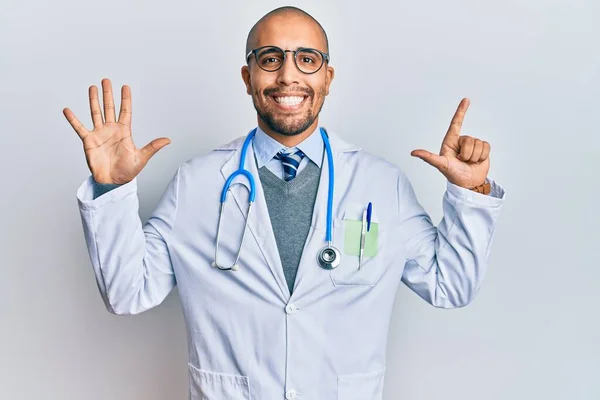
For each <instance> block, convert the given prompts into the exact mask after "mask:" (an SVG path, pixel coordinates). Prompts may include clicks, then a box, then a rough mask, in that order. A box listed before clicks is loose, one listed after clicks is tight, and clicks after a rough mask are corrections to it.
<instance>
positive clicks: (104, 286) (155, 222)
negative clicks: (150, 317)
mask: <svg viewBox="0 0 600 400" xmlns="http://www.w3.org/2000/svg"><path fill="white" fill-rule="evenodd" d="M178 186H179V169H178V170H177V173H176V174H175V176H174V178H173V179H172V180H171V182H170V183H169V185H168V187H167V189H166V190H165V192H164V193H163V195H162V198H161V199H160V201H159V204H158V206H157V208H156V209H155V211H154V212H153V214H152V215H151V217H150V219H149V220H148V221H147V222H146V223H145V224H143V225H142V222H141V220H140V217H139V214H138V209H139V203H138V197H137V178H135V179H133V180H132V181H130V182H128V183H126V184H124V185H121V186H119V187H117V188H114V189H112V190H111V191H109V192H107V193H105V194H103V195H101V196H99V197H97V198H94V185H93V178H92V177H91V176H90V177H89V178H88V179H87V180H86V181H85V182H84V183H83V184H82V185H81V186H80V188H79V189H78V191H77V200H78V203H79V210H80V214H81V220H82V223H83V231H84V235H85V241H86V244H87V248H88V253H89V256H90V260H91V263H92V266H93V268H94V273H95V276H96V283H97V285H98V289H99V290H100V294H101V295H102V299H103V300H104V304H105V305H106V308H107V309H108V311H110V312H111V313H114V314H120V315H129V314H137V313H140V312H143V311H145V310H148V309H150V308H152V307H154V306H157V305H158V304H160V303H161V302H162V301H163V300H164V299H165V297H166V296H167V295H168V294H169V292H170V291H171V290H172V289H173V287H174V286H175V284H176V281H175V274H174V272H173V266H172V264H171V259H170V256H169V249H168V245H167V243H168V240H169V235H170V233H171V231H172V229H173V224H174V221H175V216H176V213H177V193H178Z"/></svg>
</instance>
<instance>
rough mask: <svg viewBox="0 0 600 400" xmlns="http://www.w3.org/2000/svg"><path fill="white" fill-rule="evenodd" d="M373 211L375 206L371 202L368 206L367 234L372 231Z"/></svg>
mask: <svg viewBox="0 0 600 400" xmlns="http://www.w3.org/2000/svg"><path fill="white" fill-rule="evenodd" d="M372 211H373V204H372V203H371V202H369V205H368V206H367V232H368V231H369V230H371V213H372Z"/></svg>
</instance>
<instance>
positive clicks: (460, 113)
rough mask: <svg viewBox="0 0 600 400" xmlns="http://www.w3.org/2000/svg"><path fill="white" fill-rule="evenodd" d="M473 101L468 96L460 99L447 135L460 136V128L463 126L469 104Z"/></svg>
mask: <svg viewBox="0 0 600 400" xmlns="http://www.w3.org/2000/svg"><path fill="white" fill-rule="evenodd" d="M470 103H471V101H470V100H469V99H467V98H466V97H465V98H464V99H462V100H461V101H460V104H459V105H458V108H457V109H456V112H455V113H454V116H453V117H452V121H451V122H450V127H449V128H448V132H447V133H446V137H448V136H456V137H458V136H460V130H461V128H462V124H463V120H464V119H465V114H466V113H467V109H468V108H469V104H470Z"/></svg>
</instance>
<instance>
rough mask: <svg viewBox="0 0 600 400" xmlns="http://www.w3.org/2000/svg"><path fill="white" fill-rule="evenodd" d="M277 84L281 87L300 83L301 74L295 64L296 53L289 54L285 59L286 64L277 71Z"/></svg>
mask: <svg viewBox="0 0 600 400" xmlns="http://www.w3.org/2000/svg"><path fill="white" fill-rule="evenodd" d="M277 73H278V75H277V83H279V84H281V85H292V84H294V83H296V84H298V83H300V74H301V72H300V71H299V70H298V68H296V64H295V63H294V53H292V52H289V53H287V56H286V57H285V62H284V63H283V65H282V66H281V68H279V70H278V71H277Z"/></svg>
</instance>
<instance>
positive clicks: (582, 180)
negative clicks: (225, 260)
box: [0, 0, 600, 400]
mask: <svg viewBox="0 0 600 400" xmlns="http://www.w3.org/2000/svg"><path fill="white" fill-rule="evenodd" d="M281 5H285V4H281V3H278V2H273V1H239V2H233V1H220V2H203V1H186V2H184V1H168V2H164V1H136V2H134V1H129V2H125V1H116V0H104V1H96V2H91V1H75V0H56V1H52V2H45V1H42V0H32V1H26V2H25V1H20V2H18V1H16V0H2V2H1V4H0V50H1V51H0V72H1V73H0V92H1V94H0V135H1V141H0V144H1V148H0V149H1V152H2V156H1V157H0V170H1V171H2V187H1V189H0V193H1V194H2V195H1V196H0V210H1V212H2V224H1V227H0V229H1V231H0V239H1V240H0V254H1V258H0V264H1V265H0V272H1V273H2V275H1V279H0V305H1V308H0V310H1V315H0V317H1V321H2V322H1V324H2V325H1V327H2V328H1V330H0V398H2V399H11V400H21V399H38V398H44V399H86V400H100V399H114V400H118V399H123V400H130V399H145V400H159V399H160V400H162V399H184V398H186V396H187V369H186V365H187V364H186V361H187V359H186V357H187V353H186V338H185V330H184V325H183V318H182V314H181V308H180V303H179V299H178V296H177V291H176V290H175V291H174V292H173V293H172V294H171V295H170V296H169V297H168V298H167V300H166V301H165V302H164V303H163V304H162V305H160V306H159V307H157V308H155V309H153V310H151V311H148V312H146V313H143V314H141V315H137V316H130V317H118V316H114V315H111V314H109V313H108V312H107V311H106V310H105V308H104V306H103V304H102V301H101V298H100V295H99V294H98V291H97V288H96V285H95V281H94V275H93V272H92V267H91V264H90V261H89V257H88V254H87V251H86V247H85V242H84V237H83V232H82V228H81V221H80V217H79V212H78V209H77V202H76V197H75V191H76V189H77V187H79V185H80V184H81V183H82V182H83V180H84V179H86V178H87V177H88V175H89V171H88V169H87V165H86V163H85V158H84V154H83V149H82V146H81V142H80V140H79V138H78V137H77V135H76V134H75V132H74V131H73V130H72V129H71V127H70V126H69V125H68V123H67V122H66V120H65V119H64V117H63V115H62V108H63V107H67V106H68V107H70V108H71V109H72V110H73V111H74V112H75V113H76V115H77V116H78V117H80V119H81V120H82V121H83V122H84V123H85V124H86V125H87V126H88V127H89V128H91V119H90V117H89V110H88V100H87V88H88V86H90V85H92V84H95V85H98V86H99V85H100V80H101V79H102V78H103V77H109V78H111V79H112V80H113V84H114V87H115V92H116V93H117V99H116V101H117V104H118V102H119V93H120V91H119V89H120V86H121V85H124V84H128V85H130V86H131V88H132V93H133V134H134V139H135V141H136V144H137V145H138V146H143V145H145V144H146V143H148V142H149V141H150V140H152V139H153V138H156V137H161V136H167V137H169V138H171V140H172V144H171V145H170V146H168V147H166V148H165V149H163V150H161V151H160V152H159V153H158V154H157V156H156V157H155V158H154V159H152V160H151V162H150V163H149V165H148V166H147V167H146V168H145V169H144V171H143V172H142V174H141V175H140V176H139V181H138V182H139V194H140V205H141V209H140V211H141V217H142V219H143V220H144V221H145V220H146V219H147V218H148V217H149V215H150V213H151V211H152V210H153V208H154V206H155V205H156V203H157V201H158V199H159V196H160V195H161V194H162V192H163V190H164V189H165V187H166V184H167V182H168V181H169V180H170V178H171V177H172V176H173V174H174V172H175V170H176V168H177V166H178V165H179V164H180V163H182V162H184V161H185V160H187V159H189V158H191V157H193V156H195V155H197V154H200V153H204V152H207V151H209V150H210V149H212V148H213V147H215V146H217V145H219V144H221V143H224V142H228V141H230V140H231V139H232V138H234V137H237V136H241V135H244V134H245V133H246V132H248V131H249V130H250V129H251V128H252V127H253V126H255V124H256V116H255V111H254V108H253V107H252V103H251V99H250V97H249V96H247V95H246V93H245V87H244V85H243V83H242V79H241V77H240V67H241V65H242V63H243V62H244V48H245V40H246V35H247V32H248V30H249V29H250V27H251V26H252V25H253V24H254V22H255V21H256V20H257V19H258V18H260V17H261V16H262V15H264V14H265V13H266V12H268V11H270V10H271V9H273V8H276V7H278V6H281ZM295 5H297V6H299V7H301V8H303V9H305V10H306V11H307V12H309V13H311V14H312V15H313V16H314V17H316V18H317V19H318V20H319V21H320V22H321V23H322V24H323V26H324V27H325V29H326V30H327V32H328V34H329V39H330V49H331V58H332V61H331V65H332V66H334V67H335V68H336V77H335V80H334V82H333V84H332V87H331V94H330V96H329V97H328V98H327V100H326V103H325V106H324V108H323V113H322V119H321V123H322V124H323V125H324V126H325V127H327V128H329V129H331V130H334V131H335V132H337V133H338V134H340V135H341V136H343V137H344V138H346V139H347V140H348V141H350V142H353V143H356V144H358V145H360V146H362V147H363V148H364V149H366V150H368V151H371V152H373V153H376V154H379V155H382V156H384V157H386V158H387V159H389V160H391V161H393V162H395V163H396V164H398V165H399V166H401V167H402V168H403V169H404V170H405V172H406V173H407V175H408V176H409V178H410V179H411V182H412V183H413V185H414V187H415V190H416V192H417V195H418V198H419V200H420V202H421V203H422V204H423V206H424V207H425V208H426V209H427V210H428V211H429V213H430V215H431V216H432V218H433V219H434V221H436V222H437V221H439V219H440V218H441V215H442V214H441V212H442V210H441V201H442V195H443V193H444V190H445V178H444V177H443V176H442V175H441V174H440V173H439V172H438V171H437V170H435V169H434V168H433V167H430V166H429V165H427V164H425V163H424V162H422V161H421V160H419V159H416V158H413V157H411V156H410V151H411V150H413V149H415V148H425V149H428V150H431V151H438V150H439V146H440V144H441V140H442V138H443V136H444V134H445V131H446V128H447V126H448V123H449V121H450V118H451V116H452V114H453V112H454V110H455V108H456V106H457V105H458V102H459V101H460V99H461V98H462V97H469V98H470V99H471V102H472V104H471V108H470V109H469V111H468V113H467V117H466V120H465V125H464V131H463V133H464V134H468V135H472V136H476V137H479V138H481V139H484V140H487V141H489V142H490V143H491V145H492V153H491V165H492V167H491V171H490V176H492V177H493V178H495V179H496V180H497V181H498V182H499V183H500V184H501V185H503V186H504V187H505V189H506V191H507V196H506V198H507V200H506V204H505V207H504V209H503V213H502V217H501V219H500V222H499V224H498V227H497V231H496V240H495V243H494V246H493V249H492V255H491V259H490V264H489V273H488V275H487V278H486V281H485V282H484V285H483V287H482V289H481V291H480V293H479V295H478V297H477V298H476V299H475V301H474V302H473V303H472V304H471V305H469V306H468V307H466V308H463V309H457V310H438V309H435V308H433V307H431V306H429V305H428V304H427V303H425V302H424V301H422V300H421V299H419V298H418V297H417V296H416V295H415V294H413V293H412V292H410V291H409V290H408V289H407V288H406V287H404V286H400V289H399V291H398V296H397V299H396V304H395V308H394V314H393V317H392V325H391V330H390V341H389V350H388V369H387V373H386V386H385V396H384V397H385V399H386V400H396V399H401V400H404V399H410V400H428V399H457V400H458V399H460V400H480V399H486V400H505V399H545V400H550V399H553V400H563V399H569V400H575V399H577V400H578V399H586V400H588V399H589V400H591V399H598V398H600V382H599V380H598V376H600V340H599V339H600V322H599V318H600V317H599V315H600V314H599V311H598V306H599V305H600V291H599V290H598V284H599V282H600V273H599V272H598V269H599V267H600V265H598V261H597V254H598V242H599V241H598V239H599V235H598V233H597V228H598V223H599V222H600V218H599V217H598V207H597V204H598V195H599V194H600V191H599V186H600V184H599V183H598V178H597V176H598V175H597V171H598V169H599V167H600V161H599V158H598V154H599V152H600V139H599V135H600V132H599V130H598V126H599V125H600V113H599V112H598V98H599V94H600V77H599V75H600V52H599V51H598V38H600V28H599V27H598V20H599V19H600V6H599V5H598V3H597V2H594V1H592V0H589V1H583V0H580V1H577V0H571V1H548V0H545V1H542V0H535V1H534V0H529V1H516V0H510V1H507V0H504V1H476V0H457V1H452V2H449V1H443V0H429V1H418V2H417V1H413V2H398V1H380V0H378V1H376V0H371V1H368V2H366V1H365V2H359V1H356V0H354V1H348V0H346V1H328V2H324V1H316V0H314V1H300V2H298V3H296V4H295ZM117 107H118V105H117ZM200 211H201V210H199V212H200ZM260 400H270V399H260ZM311 400H317V399H311Z"/></svg>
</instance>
